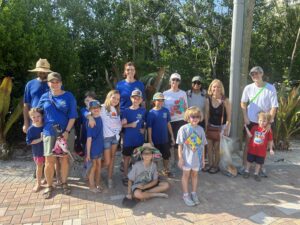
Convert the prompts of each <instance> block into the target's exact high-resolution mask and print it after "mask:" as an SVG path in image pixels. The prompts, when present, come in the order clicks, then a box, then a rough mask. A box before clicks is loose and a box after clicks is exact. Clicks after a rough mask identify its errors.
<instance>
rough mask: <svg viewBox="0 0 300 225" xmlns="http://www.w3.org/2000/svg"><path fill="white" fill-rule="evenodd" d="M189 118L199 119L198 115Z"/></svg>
mask: <svg viewBox="0 0 300 225" xmlns="http://www.w3.org/2000/svg"><path fill="white" fill-rule="evenodd" d="M190 118H191V119H200V116H190Z"/></svg>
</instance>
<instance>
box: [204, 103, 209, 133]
mask: <svg viewBox="0 0 300 225" xmlns="http://www.w3.org/2000/svg"><path fill="white" fill-rule="evenodd" d="M204 118H205V132H206V131H207V126H208V120H209V100H208V98H206V100H205V117H204Z"/></svg>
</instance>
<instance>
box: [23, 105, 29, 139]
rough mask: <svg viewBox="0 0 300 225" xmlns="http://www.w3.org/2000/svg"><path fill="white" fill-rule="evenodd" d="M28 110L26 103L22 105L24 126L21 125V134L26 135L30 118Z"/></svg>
mask: <svg viewBox="0 0 300 225" xmlns="http://www.w3.org/2000/svg"><path fill="white" fill-rule="evenodd" d="M29 109H30V106H29V104H27V103H24V105H23V118H24V124H23V128H22V129H23V132H24V133H25V134H26V133H27V130H28V127H29V124H30V118H29V113H28V112H29Z"/></svg>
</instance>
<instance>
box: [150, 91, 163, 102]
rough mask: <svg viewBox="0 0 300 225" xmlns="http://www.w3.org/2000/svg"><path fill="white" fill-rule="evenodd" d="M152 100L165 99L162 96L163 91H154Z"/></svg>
mask: <svg viewBox="0 0 300 225" xmlns="http://www.w3.org/2000/svg"><path fill="white" fill-rule="evenodd" d="M152 100H153V101H155V100H165V97H164V95H163V93H161V92H156V93H155V94H154V95H153V98H152Z"/></svg>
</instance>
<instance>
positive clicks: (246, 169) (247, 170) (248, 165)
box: [245, 161, 251, 172]
mask: <svg viewBox="0 0 300 225" xmlns="http://www.w3.org/2000/svg"><path fill="white" fill-rule="evenodd" d="M250 166H251V163H250V162H248V161H246V167H245V171H246V172H249V170H250Z"/></svg>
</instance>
